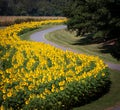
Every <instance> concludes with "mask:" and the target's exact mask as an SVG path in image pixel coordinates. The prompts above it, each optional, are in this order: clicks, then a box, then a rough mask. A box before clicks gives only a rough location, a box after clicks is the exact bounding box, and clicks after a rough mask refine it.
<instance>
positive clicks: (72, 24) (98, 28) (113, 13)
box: [64, 0, 120, 59]
mask: <svg viewBox="0 0 120 110" xmlns="http://www.w3.org/2000/svg"><path fill="white" fill-rule="evenodd" d="M64 13H65V15H66V16H67V17H68V18H69V21H68V23H67V25H68V29H70V30H74V31H76V32H77V35H78V36H84V35H86V34H89V35H88V36H86V39H87V40H88V39H89V41H91V42H89V43H96V42H99V43H100V42H105V43H106V44H108V45H104V47H105V48H104V50H102V51H103V52H111V54H112V55H113V56H115V57H117V58H118V59H120V0H71V3H70V4H68V6H67V7H66V9H65V10H64ZM108 41H112V42H111V43H107V42H108ZM107 49H109V50H107Z"/></svg>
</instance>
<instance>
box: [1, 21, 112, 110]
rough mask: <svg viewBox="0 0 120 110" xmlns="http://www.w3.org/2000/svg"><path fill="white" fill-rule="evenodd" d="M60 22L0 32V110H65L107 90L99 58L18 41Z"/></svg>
mask: <svg viewBox="0 0 120 110" xmlns="http://www.w3.org/2000/svg"><path fill="white" fill-rule="evenodd" d="M64 21H65V20H63V19H62V20H44V21H40V22H26V23H21V24H15V25H11V26H9V27H7V28H5V29H1V30H0V109H3V110H7V109H8V110H9V109H10V110H62V109H63V110H69V109H70V108H71V107H73V106H75V105H78V104H79V105H83V104H86V103H88V102H91V101H92V100H95V99H97V98H99V97H100V96H102V95H103V94H104V93H105V92H106V91H107V90H108V88H109V84H110V78H109V76H110V74H109V72H108V68H107V65H106V64H104V62H103V61H102V60H101V59H100V58H98V57H96V56H88V55H84V54H77V53H73V52H70V51H63V50H60V49H58V48H55V47H53V46H51V45H49V44H44V43H40V42H39V43H38V42H34V41H25V40H21V39H20V37H19V36H20V35H21V34H23V33H25V32H27V31H31V30H33V29H37V28H39V27H41V26H42V25H46V24H49V23H62V22H64Z"/></svg>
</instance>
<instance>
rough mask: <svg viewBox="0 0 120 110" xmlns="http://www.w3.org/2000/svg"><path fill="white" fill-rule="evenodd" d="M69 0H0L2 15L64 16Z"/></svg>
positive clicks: (0, 13) (0, 12)
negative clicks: (64, 9)
mask: <svg viewBox="0 0 120 110" xmlns="http://www.w3.org/2000/svg"><path fill="white" fill-rule="evenodd" d="M68 2H69V0H0V15H4V16H5V15H9V16H10V15H16V16H21V15H24V16H63V11H62V10H63V8H64V7H65V6H66V4H67V3H68Z"/></svg>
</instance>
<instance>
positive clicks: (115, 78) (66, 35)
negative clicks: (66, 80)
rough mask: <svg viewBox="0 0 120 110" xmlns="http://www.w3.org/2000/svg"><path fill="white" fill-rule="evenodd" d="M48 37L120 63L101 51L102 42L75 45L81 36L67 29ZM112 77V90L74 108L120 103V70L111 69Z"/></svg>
mask: <svg viewBox="0 0 120 110" xmlns="http://www.w3.org/2000/svg"><path fill="white" fill-rule="evenodd" d="M49 27H53V25H48V26H47V25H46V26H44V27H42V28H40V29H37V30H34V31H31V32H28V33H25V34H24V35H22V36H21V37H22V39H23V40H30V39H29V36H30V35H31V34H32V33H34V32H37V31H40V30H43V29H47V28H49ZM46 38H47V39H48V40H50V41H53V42H55V43H57V44H59V45H62V46H66V47H70V48H73V49H76V50H78V51H79V52H81V53H85V54H90V55H97V56H99V57H101V58H102V59H104V60H106V61H111V62H114V63H119V62H118V61H117V60H115V59H114V58H113V57H112V56H111V55H110V54H109V53H108V54H104V53H101V52H100V48H99V47H101V44H90V45H75V43H77V42H78V41H79V40H80V39H81V38H78V37H75V35H74V33H70V32H68V31H66V30H59V31H55V32H52V33H49V34H47V36H46ZM109 72H110V77H111V87H110V91H109V92H108V93H107V94H106V95H104V96H102V97H101V98H99V99H98V100H96V101H94V102H91V103H90V104H86V105H83V106H80V107H75V108H73V110H106V109H107V108H109V107H114V106H115V105H118V104H119V105H120V71H116V70H109Z"/></svg>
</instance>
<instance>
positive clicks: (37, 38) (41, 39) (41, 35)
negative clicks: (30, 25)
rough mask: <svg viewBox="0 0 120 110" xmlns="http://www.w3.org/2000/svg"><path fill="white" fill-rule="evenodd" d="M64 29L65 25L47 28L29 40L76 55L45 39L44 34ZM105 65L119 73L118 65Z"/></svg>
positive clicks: (119, 67) (119, 66)
mask: <svg viewBox="0 0 120 110" xmlns="http://www.w3.org/2000/svg"><path fill="white" fill-rule="evenodd" d="M66 27H67V26H66V25H59V26H56V27H53V28H49V29H46V30H43V31H39V32H36V33H34V34H32V35H31V36H30V39H31V40H34V41H37V42H44V43H46V44H50V45H52V46H55V47H57V48H60V49H62V50H69V51H72V52H76V53H78V52H77V51H75V50H73V49H70V48H68V47H64V46H60V45H57V44H55V43H53V42H51V41H48V40H47V39H45V34H47V33H50V32H53V31H56V30H60V29H65V28H66ZM106 64H107V65H108V67H109V68H111V69H115V70H119V71H120V65H119V64H113V63H109V62H106Z"/></svg>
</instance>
